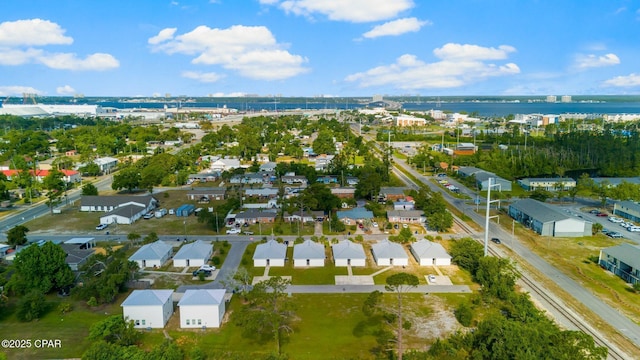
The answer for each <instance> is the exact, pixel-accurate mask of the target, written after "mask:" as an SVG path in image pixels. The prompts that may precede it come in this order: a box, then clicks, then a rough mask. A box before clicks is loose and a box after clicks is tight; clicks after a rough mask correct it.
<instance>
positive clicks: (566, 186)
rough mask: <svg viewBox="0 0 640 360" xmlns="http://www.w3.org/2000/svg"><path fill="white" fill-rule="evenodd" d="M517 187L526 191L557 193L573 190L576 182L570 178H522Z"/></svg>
mask: <svg viewBox="0 0 640 360" xmlns="http://www.w3.org/2000/svg"><path fill="white" fill-rule="evenodd" d="M518 185H520V186H521V187H522V188H523V189H525V190H527V191H535V190H538V189H542V190H547V191H557V190H570V189H573V188H575V187H576V181H575V180H573V179H571V178H524V179H520V180H518Z"/></svg>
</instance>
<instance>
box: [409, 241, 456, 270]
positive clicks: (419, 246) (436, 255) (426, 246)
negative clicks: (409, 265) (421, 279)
mask: <svg viewBox="0 0 640 360" xmlns="http://www.w3.org/2000/svg"><path fill="white" fill-rule="evenodd" d="M410 251H411V254H412V255H413V257H414V258H415V259H416V261H417V262H418V264H420V266H448V265H451V255H449V253H447V251H446V250H445V249H444V247H442V245H440V244H438V243H436V242H432V241H429V240H420V241H417V242H414V243H412V244H411V246H410Z"/></svg>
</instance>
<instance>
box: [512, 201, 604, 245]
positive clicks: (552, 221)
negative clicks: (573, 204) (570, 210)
mask: <svg viewBox="0 0 640 360" xmlns="http://www.w3.org/2000/svg"><path fill="white" fill-rule="evenodd" d="M509 216H511V217H512V218H513V219H515V220H516V221H517V222H519V223H521V224H522V225H524V226H525V227H527V228H530V229H531V230H533V231H535V232H537V233H538V234H540V235H542V236H553V237H580V236H591V235H592V233H591V226H592V225H593V224H592V223H591V222H589V221H586V220H584V219H582V218H578V217H575V216H571V215H569V214H567V213H564V212H562V211H558V210H556V208H554V207H553V206H550V205H547V204H545V203H543V202H540V201H537V200H533V199H522V200H518V201H516V202H514V203H513V204H511V205H509Z"/></svg>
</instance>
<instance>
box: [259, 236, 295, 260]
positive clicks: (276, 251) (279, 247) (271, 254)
mask: <svg viewBox="0 0 640 360" xmlns="http://www.w3.org/2000/svg"><path fill="white" fill-rule="evenodd" d="M285 257H287V245H285V244H280V243H279V242H277V241H275V240H269V241H267V242H266V243H264V244H260V245H258V246H256V251H255V252H254V253H253V259H254V260H256V259H258V260H262V259H284V258H285Z"/></svg>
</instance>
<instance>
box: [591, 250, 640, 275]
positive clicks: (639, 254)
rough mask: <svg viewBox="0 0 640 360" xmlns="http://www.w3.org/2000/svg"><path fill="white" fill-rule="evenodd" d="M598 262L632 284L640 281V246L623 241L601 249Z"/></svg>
mask: <svg viewBox="0 0 640 360" xmlns="http://www.w3.org/2000/svg"><path fill="white" fill-rule="evenodd" d="M598 263H599V264H600V266H602V267H603V268H605V269H607V270H609V271H611V272H612V273H614V274H616V275H617V276H619V277H621V278H622V279H623V280H624V281H626V282H628V283H630V284H637V283H640V246H639V245H631V244H627V243H622V244H620V245H616V246H612V247H608V248H604V249H602V250H600V256H599V259H598Z"/></svg>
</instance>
